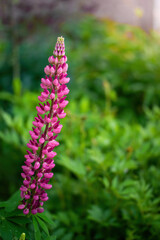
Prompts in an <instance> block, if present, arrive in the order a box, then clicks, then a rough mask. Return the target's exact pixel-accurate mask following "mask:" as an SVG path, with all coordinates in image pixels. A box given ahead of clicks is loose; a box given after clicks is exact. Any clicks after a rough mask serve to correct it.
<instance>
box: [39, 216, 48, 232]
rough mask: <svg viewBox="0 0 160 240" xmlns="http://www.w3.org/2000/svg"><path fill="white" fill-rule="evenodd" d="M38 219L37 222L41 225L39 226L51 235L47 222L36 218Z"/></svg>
mask: <svg viewBox="0 0 160 240" xmlns="http://www.w3.org/2000/svg"><path fill="white" fill-rule="evenodd" d="M36 219H37V222H38V223H39V225H40V226H41V228H42V229H43V231H44V232H45V233H46V234H47V235H49V231H48V228H47V226H46V224H45V222H44V221H43V220H41V219H40V217H38V216H36Z"/></svg>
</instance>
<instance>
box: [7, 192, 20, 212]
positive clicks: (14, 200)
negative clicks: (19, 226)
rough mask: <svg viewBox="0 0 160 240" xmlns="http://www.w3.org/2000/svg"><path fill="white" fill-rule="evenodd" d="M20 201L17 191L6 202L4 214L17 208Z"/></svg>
mask: <svg viewBox="0 0 160 240" xmlns="http://www.w3.org/2000/svg"><path fill="white" fill-rule="evenodd" d="M19 201H20V190H18V191H17V192H16V193H15V194H13V196H11V198H10V199H9V200H8V201H6V208H5V210H6V212H12V211H13V210H15V209H16V208H17V206H18V203H19Z"/></svg>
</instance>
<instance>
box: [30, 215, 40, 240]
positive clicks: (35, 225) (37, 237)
mask: <svg viewBox="0 0 160 240" xmlns="http://www.w3.org/2000/svg"><path fill="white" fill-rule="evenodd" d="M32 220H33V226H34V236H35V240H41V232H40V229H39V226H38V223H37V220H36V218H35V216H32Z"/></svg>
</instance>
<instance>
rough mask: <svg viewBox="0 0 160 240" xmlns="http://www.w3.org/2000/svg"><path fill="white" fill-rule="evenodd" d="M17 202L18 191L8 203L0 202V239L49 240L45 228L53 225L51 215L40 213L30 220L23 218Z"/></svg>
mask: <svg viewBox="0 0 160 240" xmlns="http://www.w3.org/2000/svg"><path fill="white" fill-rule="evenodd" d="M19 201H20V191H17V192H16V193H15V194H14V195H13V196H12V197H11V198H10V199H9V200H8V201H5V202H0V239H2V240H8V239H13V240H18V239H19V236H20V239H19V240H25V239H26V240H34V239H35V240H41V239H46V240H51V237H50V233H49V230H48V226H47V225H49V226H53V224H54V223H53V221H52V218H51V215H50V214H49V213H41V214H37V215H36V216H32V218H31V217H29V216H25V215H24V214H23V213H22V211H20V210H18V209H17V206H18V204H19ZM22 232H25V233H22ZM21 233H22V234H21ZM25 237H26V238H25ZM52 239H53V238H52Z"/></svg>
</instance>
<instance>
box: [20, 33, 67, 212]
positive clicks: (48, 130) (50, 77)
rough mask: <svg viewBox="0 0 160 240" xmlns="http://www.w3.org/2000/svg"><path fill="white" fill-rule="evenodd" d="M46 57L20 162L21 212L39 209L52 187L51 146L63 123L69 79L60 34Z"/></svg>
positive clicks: (52, 163)
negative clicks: (24, 149)
mask: <svg viewBox="0 0 160 240" xmlns="http://www.w3.org/2000/svg"><path fill="white" fill-rule="evenodd" d="M48 61H49V65H47V66H46V67H45V68H44V72H45V74H46V76H45V78H42V79H41V84H40V86H41V88H42V92H41V95H40V96H38V100H39V101H40V103H39V106H37V107H36V109H37V116H36V117H35V120H34V121H33V127H32V131H29V133H30V136H31V139H30V140H29V143H27V147H28V148H29V150H27V154H26V155H25V158H26V161H25V164H24V165H23V166H22V169H23V172H22V173H21V176H22V178H23V184H22V186H21V187H20V190H21V198H22V201H21V204H20V205H19V206H18V209H23V213H24V214H25V215H28V214H36V213H42V212H43V211H44V208H43V204H44V202H45V201H47V200H48V195H47V193H46V190H47V189H51V188H52V185H51V184H49V181H50V179H51V178H52V177H53V172H52V169H53V168H54V167H55V163H54V157H55V156H56V155H57V153H56V152H55V150H54V149H55V147H56V146H58V145H59V142H58V141H56V138H57V136H58V134H59V133H60V132H61V129H62V127H63V125H62V124H60V120H59V119H61V118H64V117H65V116H66V113H65V112H64V108H65V107H66V105H67V104H68V101H67V100H66V95H67V94H68V93H69V89H68V88H67V86H66V84H67V83H68V82H69V81H70V78H69V77H67V70H68V64H67V63H66V62H67V57H66V56H65V45H64V38H63V37H58V38H57V43H56V46H55V50H54V51H53V55H52V56H50V57H49V58H48Z"/></svg>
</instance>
